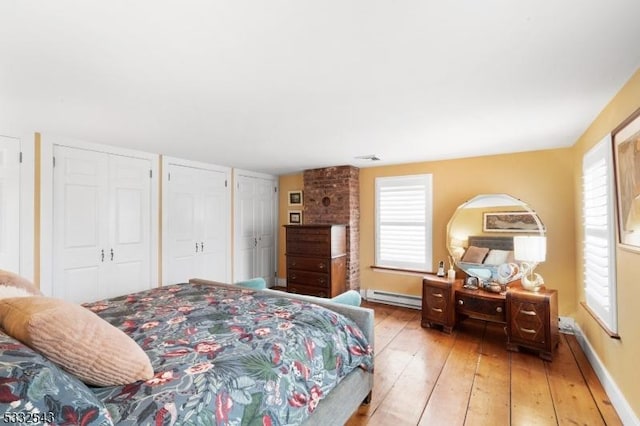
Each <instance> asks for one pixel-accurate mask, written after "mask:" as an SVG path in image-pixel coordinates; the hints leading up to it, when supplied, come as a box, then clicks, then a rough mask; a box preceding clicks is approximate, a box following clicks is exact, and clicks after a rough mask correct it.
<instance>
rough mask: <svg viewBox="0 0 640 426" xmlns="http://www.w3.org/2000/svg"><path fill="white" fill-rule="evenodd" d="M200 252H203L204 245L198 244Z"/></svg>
mask: <svg viewBox="0 0 640 426" xmlns="http://www.w3.org/2000/svg"><path fill="white" fill-rule="evenodd" d="M200 251H204V243H203V242H202V243H200Z"/></svg>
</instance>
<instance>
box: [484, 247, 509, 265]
mask: <svg viewBox="0 0 640 426" xmlns="http://www.w3.org/2000/svg"><path fill="white" fill-rule="evenodd" d="M510 253H511V251H509V250H497V249H493V250H491V251H489V254H488V255H487V257H486V258H485V259H484V264H485V265H502V264H503V263H507V262H509V254H510Z"/></svg>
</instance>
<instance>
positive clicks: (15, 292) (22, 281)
mask: <svg viewBox="0 0 640 426" xmlns="http://www.w3.org/2000/svg"><path fill="white" fill-rule="evenodd" d="M31 295H35V296H42V293H41V292H40V290H38V288H37V287H36V286H35V285H33V284H32V283H31V282H30V281H29V280H27V279H26V278H23V277H21V276H20V275H18V274H14V273H13V272H9V271H5V270H2V269H0V299H1V298H4V297H18V296H31Z"/></svg>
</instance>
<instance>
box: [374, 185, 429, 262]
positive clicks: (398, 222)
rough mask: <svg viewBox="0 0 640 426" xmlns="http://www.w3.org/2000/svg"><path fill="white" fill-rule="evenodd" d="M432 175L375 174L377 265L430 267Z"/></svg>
mask: <svg viewBox="0 0 640 426" xmlns="http://www.w3.org/2000/svg"><path fill="white" fill-rule="evenodd" d="M431 193H432V176H431V175H430V174H429V175H413V176H399V177H384V178H376V258H375V261H376V266H381V267H389V268H398V269H410V270H420V271H430V270H431V269H432V262H431V257H432V253H431V252H432V243H431V235H432V230H431V228H432V225H431V221H432V195H431Z"/></svg>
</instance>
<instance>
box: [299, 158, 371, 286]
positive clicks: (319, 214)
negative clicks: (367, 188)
mask: <svg viewBox="0 0 640 426" xmlns="http://www.w3.org/2000/svg"><path fill="white" fill-rule="evenodd" d="M359 176H360V169H358V168H357V167H353V166H338V167H326V168H323V169H313V170H305V171H304V174H303V179H304V195H303V196H304V214H303V216H302V217H303V221H304V223H306V224H310V225H313V224H320V223H322V224H326V223H334V224H345V225H348V227H347V289H354V290H358V289H360V256H359V255H358V253H359V250H360V247H359V242H360V227H359V224H360V179H359ZM323 200H324V202H323ZM327 204H328V205H327Z"/></svg>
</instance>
